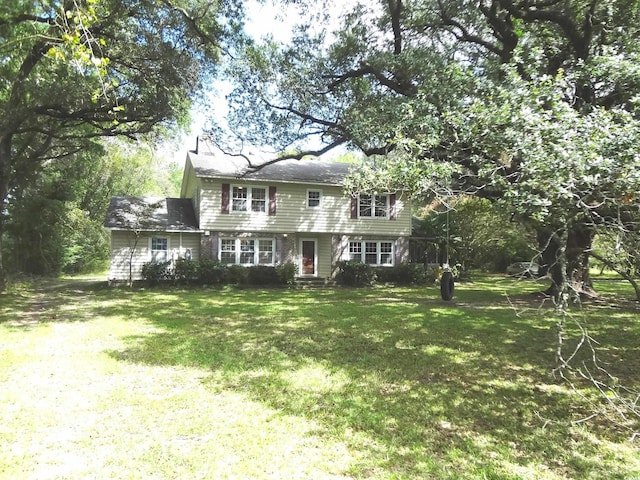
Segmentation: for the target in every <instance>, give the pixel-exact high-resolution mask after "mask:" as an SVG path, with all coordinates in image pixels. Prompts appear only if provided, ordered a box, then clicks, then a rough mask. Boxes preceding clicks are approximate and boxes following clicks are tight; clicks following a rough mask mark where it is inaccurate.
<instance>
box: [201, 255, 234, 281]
mask: <svg viewBox="0 0 640 480" xmlns="http://www.w3.org/2000/svg"><path fill="white" fill-rule="evenodd" d="M197 270H198V272H197V273H198V283H200V284H202V285H222V284H224V283H226V281H227V266H226V265H224V264H222V263H220V262H216V261H215V260H211V259H208V258H203V259H202V260H200V261H199V262H198V268H197Z"/></svg>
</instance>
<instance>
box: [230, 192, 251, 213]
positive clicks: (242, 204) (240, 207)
mask: <svg viewBox="0 0 640 480" xmlns="http://www.w3.org/2000/svg"><path fill="white" fill-rule="evenodd" d="M247 195H248V191H247V189H246V188H242V187H233V195H232V197H231V198H232V203H231V209H232V210H233V211H234V212H246V211H247Z"/></svg>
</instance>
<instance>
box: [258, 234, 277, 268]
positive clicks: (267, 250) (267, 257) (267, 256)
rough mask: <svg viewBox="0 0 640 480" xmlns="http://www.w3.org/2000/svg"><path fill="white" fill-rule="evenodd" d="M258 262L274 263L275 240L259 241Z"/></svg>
mask: <svg viewBox="0 0 640 480" xmlns="http://www.w3.org/2000/svg"><path fill="white" fill-rule="evenodd" d="M258 263H261V264H263V265H265V264H270V263H273V241H272V240H259V241H258Z"/></svg>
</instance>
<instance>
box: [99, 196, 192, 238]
mask: <svg viewBox="0 0 640 480" xmlns="http://www.w3.org/2000/svg"><path fill="white" fill-rule="evenodd" d="M104 226H105V227H106V228H111V229H122V230H144V231H168V232H171V231H174V232H184V231H189V232H192V231H198V222H197V220H196V215H195V212H194V211H193V204H192V203H191V200H190V199H188V198H145V197H130V196H125V197H112V198H111V203H110V204H109V209H108V210H107V215H106V218H105V222H104Z"/></svg>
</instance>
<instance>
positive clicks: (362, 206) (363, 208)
mask: <svg viewBox="0 0 640 480" xmlns="http://www.w3.org/2000/svg"><path fill="white" fill-rule="evenodd" d="M358 211H359V215H360V216H361V217H370V216H371V195H360V202H359V208H358Z"/></svg>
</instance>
